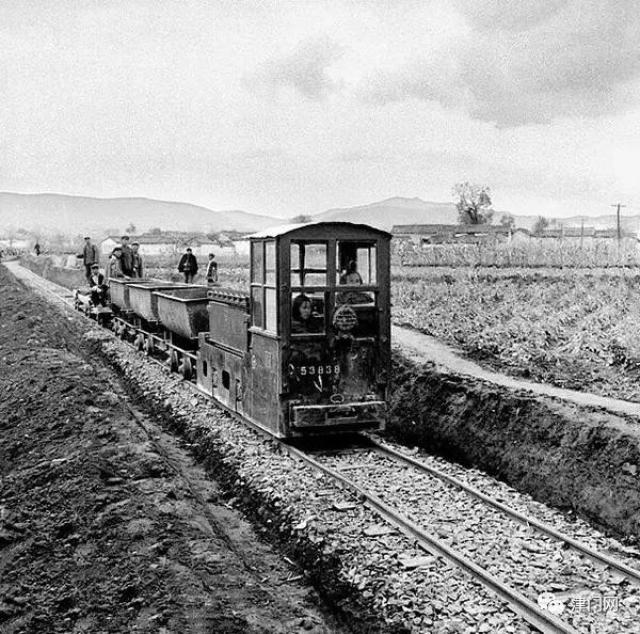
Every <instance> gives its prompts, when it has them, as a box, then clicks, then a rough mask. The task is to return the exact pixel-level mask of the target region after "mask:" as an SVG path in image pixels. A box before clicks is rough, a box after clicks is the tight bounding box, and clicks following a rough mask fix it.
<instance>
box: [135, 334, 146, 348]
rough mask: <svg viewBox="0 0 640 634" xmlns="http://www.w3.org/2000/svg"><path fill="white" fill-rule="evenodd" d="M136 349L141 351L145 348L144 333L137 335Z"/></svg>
mask: <svg viewBox="0 0 640 634" xmlns="http://www.w3.org/2000/svg"><path fill="white" fill-rule="evenodd" d="M133 345H134V346H135V348H136V350H138V351H141V350H142V349H143V348H144V335H143V334H142V333H138V334H137V335H136V338H135V341H134V342H133Z"/></svg>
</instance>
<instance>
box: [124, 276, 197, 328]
mask: <svg viewBox="0 0 640 634" xmlns="http://www.w3.org/2000/svg"><path fill="white" fill-rule="evenodd" d="M177 288H189V286H188V285H186V284H173V283H171V282H157V281H156V282H147V281H140V282H135V283H134V284H128V285H127V289H128V291H129V306H130V308H131V310H132V311H133V312H134V313H135V314H136V315H137V316H138V317H140V318H142V319H143V320H144V321H145V322H147V323H148V324H158V323H159V322H160V317H159V316H158V297H157V295H156V293H158V292H162V291H170V290H175V289H177Z"/></svg>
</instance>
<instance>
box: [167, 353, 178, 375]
mask: <svg viewBox="0 0 640 634" xmlns="http://www.w3.org/2000/svg"><path fill="white" fill-rule="evenodd" d="M167 365H168V366H169V370H171V372H177V371H178V366H179V359H178V353H177V352H176V351H175V350H171V352H169V359H168V361H167Z"/></svg>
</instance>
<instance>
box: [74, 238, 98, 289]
mask: <svg viewBox="0 0 640 634" xmlns="http://www.w3.org/2000/svg"><path fill="white" fill-rule="evenodd" d="M77 257H78V258H82V263H83V264H84V276H85V278H86V280H87V283H88V284H89V285H91V279H90V278H91V267H92V266H93V265H94V264H100V257H99V254H98V247H97V246H96V245H95V244H92V243H91V237H90V236H86V237H85V239H84V247H83V249H82V253H78V256H77Z"/></svg>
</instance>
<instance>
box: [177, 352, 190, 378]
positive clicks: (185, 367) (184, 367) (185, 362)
mask: <svg viewBox="0 0 640 634" xmlns="http://www.w3.org/2000/svg"><path fill="white" fill-rule="evenodd" d="M178 371H179V372H180V374H181V375H182V378H183V379H184V380H185V381H188V380H189V379H190V378H191V377H192V376H193V365H192V363H191V359H190V358H189V357H182V361H181V362H180V366H179V367H178Z"/></svg>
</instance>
